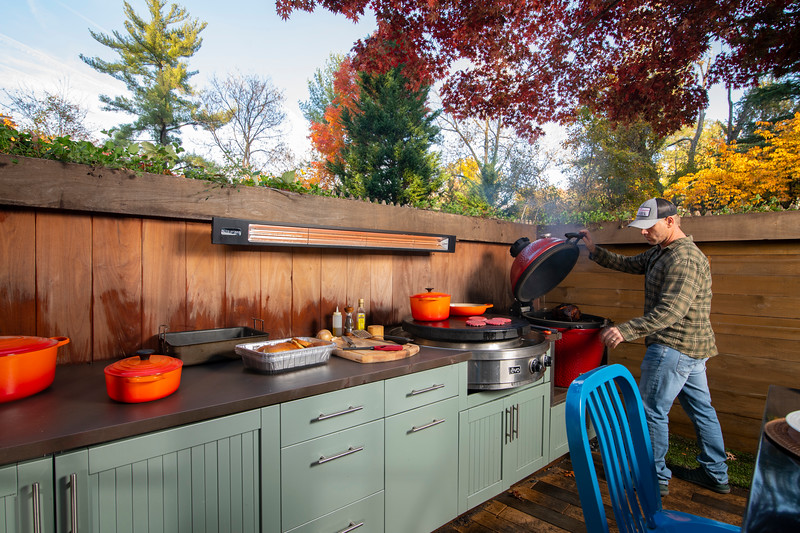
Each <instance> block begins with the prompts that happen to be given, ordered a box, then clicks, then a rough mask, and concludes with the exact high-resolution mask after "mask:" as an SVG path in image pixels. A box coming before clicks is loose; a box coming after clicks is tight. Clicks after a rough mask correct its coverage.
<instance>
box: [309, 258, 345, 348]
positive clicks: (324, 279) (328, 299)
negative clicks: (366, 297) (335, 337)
mask: <svg viewBox="0 0 800 533" xmlns="http://www.w3.org/2000/svg"><path fill="white" fill-rule="evenodd" d="M348 259H349V258H348V255H347V252H346V251H342V250H320V261H321V264H320V283H321V285H320V290H321V294H320V306H319V311H320V316H319V323H320V325H321V328H320V329H322V328H325V329H332V328H333V320H332V316H333V312H334V311H335V310H336V308H337V307H338V308H339V312H340V313H342V325H344V307H345V305H346V304H347V281H348V273H347V265H348ZM315 332H316V330H315Z"/></svg>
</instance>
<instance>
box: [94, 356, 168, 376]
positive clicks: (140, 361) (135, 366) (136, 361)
mask: <svg viewBox="0 0 800 533" xmlns="http://www.w3.org/2000/svg"><path fill="white" fill-rule="evenodd" d="M136 353H137V355H134V356H133V357H126V358H125V359H121V360H119V361H117V362H115V363H111V364H110V365H108V366H107V367H106V368H105V370H104V372H105V373H106V374H107V375H109V376H116V377H121V378H140V377H145V376H158V375H160V374H166V373H167V372H172V371H173V370H176V369H178V368H180V367H182V366H183V361H181V360H180V359H177V358H175V357H170V356H168V355H158V354H153V351H152V350H139V351H138V352H136Z"/></svg>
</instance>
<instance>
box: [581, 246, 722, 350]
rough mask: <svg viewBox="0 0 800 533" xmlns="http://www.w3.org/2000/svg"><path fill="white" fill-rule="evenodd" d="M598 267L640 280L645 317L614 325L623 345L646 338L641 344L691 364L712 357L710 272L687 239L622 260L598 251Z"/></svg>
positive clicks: (701, 253)
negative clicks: (640, 276) (673, 352)
mask: <svg viewBox="0 0 800 533" xmlns="http://www.w3.org/2000/svg"><path fill="white" fill-rule="evenodd" d="M589 257H590V259H592V260H593V261H595V262H596V263H597V264H599V265H601V266H604V267H607V268H611V269H614V270H619V271H621V272H627V273H630V274H644V276H645V283H644V291H645V295H644V315H643V316H641V317H638V318H634V319H633V320H629V321H628V322H624V323H622V324H619V325H618V326H617V328H618V329H619V332H620V333H621V334H622V337H623V338H624V339H625V340H626V341H631V340H633V339H638V338H639V337H642V336H646V338H645V344H647V345H648V346H649V345H650V344H652V343H658V344H664V345H666V346H669V347H670V348H674V349H676V350H678V351H679V352H681V353H684V354H686V355H688V356H690V357H694V358H696V359H704V358H707V357H712V356H714V355H717V353H718V352H717V347H716V344H715V341H714V331H713V330H712V329H711V319H710V314H711V267H710V265H709V263H708V258H706V256H705V255H703V252H701V251H700V249H699V248H698V247H697V245H695V244H694V241H693V239H692V237H690V236H689V237H685V238H681V239H678V240H676V241H674V242H672V243H671V244H670V245H669V246H667V247H666V248H664V249H662V248H661V247H660V246H653V247H652V248H650V249H649V250H647V251H646V252H642V253H641V254H639V255H634V256H625V255H621V254H615V253H613V252H609V251H608V250H606V249H605V248H601V247H599V246H598V247H597V249H596V250H595V253H594V254H591V255H590V256H589Z"/></svg>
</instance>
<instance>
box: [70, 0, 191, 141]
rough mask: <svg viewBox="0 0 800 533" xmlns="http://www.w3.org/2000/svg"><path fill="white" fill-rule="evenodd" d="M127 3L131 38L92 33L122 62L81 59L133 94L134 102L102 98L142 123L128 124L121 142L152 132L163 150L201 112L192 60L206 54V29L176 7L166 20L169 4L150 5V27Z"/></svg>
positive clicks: (151, 1)
mask: <svg viewBox="0 0 800 533" xmlns="http://www.w3.org/2000/svg"><path fill="white" fill-rule="evenodd" d="M123 3H124V6H125V7H124V10H125V16H126V17H127V20H126V21H125V29H126V31H127V35H124V34H123V33H122V32H119V31H116V30H115V31H114V32H113V36H109V35H104V34H101V33H96V32H94V31H92V30H89V32H90V33H91V34H92V37H94V39H95V40H96V41H97V42H99V43H101V44H103V45H105V46H107V47H109V48H111V49H112V50H114V51H115V52H116V53H117V54H119V58H118V60H117V61H105V60H103V59H100V58H99V57H92V58H90V57H86V56H84V55H83V54H81V59H82V60H83V61H84V62H85V63H86V64H87V65H89V66H90V67H92V68H93V69H95V70H97V71H98V72H103V73H105V74H109V75H110V76H112V77H114V78H116V79H118V80H120V81H121V82H123V83H124V84H125V85H126V87H127V88H128V90H129V91H130V92H131V96H130V97H126V96H117V97H115V98H111V97H110V96H107V95H101V96H100V101H102V102H103V103H104V104H105V109H106V110H108V111H122V112H125V113H130V114H132V115H136V116H137V117H138V118H137V119H136V120H135V121H134V122H133V123H131V124H123V125H122V126H121V127H120V131H119V133H118V136H120V137H122V138H125V139H130V138H131V137H132V136H133V135H134V134H136V133H139V132H148V133H149V134H150V136H151V138H152V139H153V140H154V141H155V142H157V143H158V144H162V145H166V144H169V143H171V142H176V141H179V140H180V138H179V137H178V133H179V130H180V128H181V127H183V126H186V125H187V124H191V123H193V119H192V114H193V113H194V112H195V110H196V109H197V104H196V103H195V102H193V101H192V100H191V96H192V95H193V90H192V87H191V86H190V85H189V78H191V77H192V76H194V75H195V74H197V72H196V71H194V72H192V71H189V69H188V63H187V59H188V58H190V57H192V56H193V55H194V54H195V52H197V50H198V49H199V48H200V45H201V44H202V42H203V40H202V39H201V38H200V36H199V35H200V32H201V31H203V29H204V28H205V27H206V23H205V22H200V21H198V20H197V19H190V17H189V13H188V12H187V11H186V9H184V8H183V7H181V6H178V5H176V4H172V5H170V8H169V12H167V13H166V14H165V13H164V12H163V11H164V6H165V5H166V0H147V7H148V9H149V11H150V20H149V21H146V20H145V19H143V18H142V17H140V16H139V15H137V14H136V13H135V12H134V11H133V8H132V7H131V6H130V4H129V3H128V2H123Z"/></svg>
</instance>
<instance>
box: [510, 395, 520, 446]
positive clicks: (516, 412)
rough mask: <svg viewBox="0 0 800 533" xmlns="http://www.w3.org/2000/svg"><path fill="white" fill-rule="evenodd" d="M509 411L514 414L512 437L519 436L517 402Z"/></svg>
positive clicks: (516, 437)
mask: <svg viewBox="0 0 800 533" xmlns="http://www.w3.org/2000/svg"><path fill="white" fill-rule="evenodd" d="M511 412H512V413H513V415H514V430H513V432H512V435H513V438H512V440H513V439H518V438H519V404H517V405H515V406H514V407H512V408H511Z"/></svg>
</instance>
